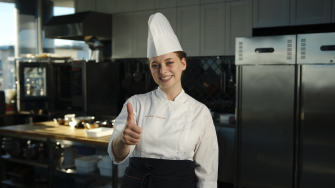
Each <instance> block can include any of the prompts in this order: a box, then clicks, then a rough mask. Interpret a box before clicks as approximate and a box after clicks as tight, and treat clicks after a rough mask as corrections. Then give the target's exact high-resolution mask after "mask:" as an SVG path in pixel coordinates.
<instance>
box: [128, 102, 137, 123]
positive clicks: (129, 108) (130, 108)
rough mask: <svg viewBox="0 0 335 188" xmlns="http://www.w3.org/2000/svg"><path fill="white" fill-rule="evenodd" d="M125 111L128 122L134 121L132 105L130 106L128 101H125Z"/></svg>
mask: <svg viewBox="0 0 335 188" xmlns="http://www.w3.org/2000/svg"><path fill="white" fill-rule="evenodd" d="M127 112H128V117H127V120H128V122H132V123H135V120H134V115H133V106H131V104H130V103H127Z"/></svg>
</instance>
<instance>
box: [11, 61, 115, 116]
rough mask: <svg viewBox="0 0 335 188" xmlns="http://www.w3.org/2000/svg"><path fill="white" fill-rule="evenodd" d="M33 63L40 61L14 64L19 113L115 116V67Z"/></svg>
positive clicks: (92, 62) (82, 63)
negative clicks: (36, 112) (15, 66)
mask: <svg viewBox="0 0 335 188" xmlns="http://www.w3.org/2000/svg"><path fill="white" fill-rule="evenodd" d="M29 61H31V62H29ZM32 61H42V60H41V59H36V58H35V59H33V60H32V59H30V60H28V61H27V59H25V61H23V60H21V61H20V60H17V70H18V71H17V72H18V74H17V78H18V80H19V82H18V89H17V93H18V101H19V102H18V109H19V111H25V110H38V109H47V110H48V111H52V112H64V113H74V114H75V113H78V112H83V113H82V114H83V115H84V114H85V113H91V115H94V114H92V113H93V112H96V113H98V112H100V114H101V112H103V113H105V114H118V110H119V109H118V107H117V103H118V99H119V90H120V86H119V82H120V81H119V70H118V67H119V66H118V63H116V62H99V63H96V62H95V61H85V60H79V61H65V62H64V61H63V62H62V63H56V62H54V61H52V60H50V61H49V62H39V63H36V62H35V63H33V62H32ZM28 83H30V85H28ZM33 84H34V85H33ZM42 91H43V92H42Z"/></svg>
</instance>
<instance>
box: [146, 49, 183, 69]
mask: <svg viewBox="0 0 335 188" xmlns="http://www.w3.org/2000/svg"><path fill="white" fill-rule="evenodd" d="M173 53H175V54H176V55H177V56H178V57H179V59H180V61H181V60H182V59H183V58H185V60H186V53H185V52H184V51H175V52H173ZM148 64H149V66H150V58H148Z"/></svg>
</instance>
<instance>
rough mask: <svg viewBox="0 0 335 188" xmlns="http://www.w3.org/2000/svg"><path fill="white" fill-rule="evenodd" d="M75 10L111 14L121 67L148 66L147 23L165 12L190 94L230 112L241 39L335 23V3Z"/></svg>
mask: <svg viewBox="0 0 335 188" xmlns="http://www.w3.org/2000/svg"><path fill="white" fill-rule="evenodd" d="M74 5H75V11H76V12H81V11H98V12H103V13H108V14H112V28H113V29H112V58H113V60H115V61H119V62H129V61H135V60H136V61H140V62H143V63H145V62H146V59H145V58H146V50H147V36H148V26H147V22H148V18H149V16H150V15H151V14H153V13H155V12H162V13H163V14H164V15H165V16H166V17H167V18H168V20H169V22H170V24H171V26H172V28H173V29H174V31H175V33H176V35H177V37H178V39H179V41H180V43H181V45H182V47H183V50H184V51H185V52H186V53H187V54H188V59H187V61H188V66H189V69H187V71H186V72H185V76H184V78H183V87H184V89H185V91H186V92H187V93H189V94H190V95H191V96H192V97H194V98H196V99H197V100H199V101H201V102H203V103H204V104H206V105H207V106H208V107H209V108H213V110H216V111H219V112H229V113H234V108H235V90H234V88H235V87H234V84H235V66H234V55H235V38H236V37H251V36H253V34H257V36H261V35H262V34H260V33H262V32H263V30H266V29H271V28H277V29H275V30H276V31H279V30H280V28H278V27H289V28H290V27H298V26H302V25H309V24H314V25H315V24H331V23H334V22H335V0H308V1H306V0H75V3H74ZM272 30H273V29H272ZM268 33H269V32H267V34H265V35H269V34H268ZM263 34H264V32H263ZM280 34H285V32H282V33H280ZM231 75H232V76H231ZM231 80H232V81H231ZM153 88H154V87H153Z"/></svg>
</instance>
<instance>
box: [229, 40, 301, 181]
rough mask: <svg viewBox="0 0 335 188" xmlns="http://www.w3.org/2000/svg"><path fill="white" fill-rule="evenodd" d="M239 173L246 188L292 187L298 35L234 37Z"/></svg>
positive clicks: (238, 176)
mask: <svg viewBox="0 0 335 188" xmlns="http://www.w3.org/2000/svg"><path fill="white" fill-rule="evenodd" d="M235 63H236V68H237V69H236V70H237V73H236V74H237V75H236V77H237V92H236V93H237V105H236V107H237V110H236V118H237V126H236V139H237V140H236V144H237V145H236V146H237V147H236V148H237V150H236V151H237V153H236V154H237V157H236V160H237V161H236V162H237V163H236V164H237V168H236V169H237V172H236V179H235V180H236V181H235V185H236V186H237V187H241V188H242V187H243V188H291V187H292V185H293V179H294V170H293V168H294V165H295V161H294V159H295V153H294V150H295V145H294V144H295V125H296V120H295V118H296V114H295V111H296V109H295V106H296V104H295V102H296V71H297V65H296V35H287V36H274V37H253V38H236V54H235Z"/></svg>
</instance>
